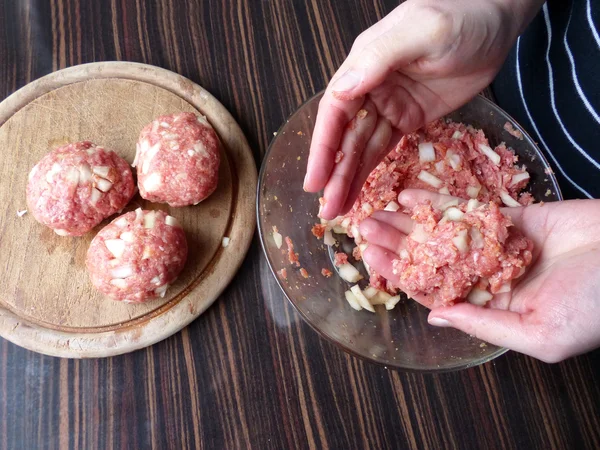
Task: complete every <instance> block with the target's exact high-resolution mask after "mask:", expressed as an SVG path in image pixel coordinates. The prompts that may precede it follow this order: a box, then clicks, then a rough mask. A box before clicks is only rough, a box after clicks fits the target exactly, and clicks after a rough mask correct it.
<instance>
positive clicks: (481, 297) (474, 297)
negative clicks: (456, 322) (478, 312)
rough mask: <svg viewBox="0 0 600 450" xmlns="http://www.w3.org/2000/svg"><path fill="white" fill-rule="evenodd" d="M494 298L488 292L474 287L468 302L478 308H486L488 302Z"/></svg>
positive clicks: (468, 296)
mask: <svg viewBox="0 0 600 450" xmlns="http://www.w3.org/2000/svg"><path fill="white" fill-rule="evenodd" d="M493 297H494V296H493V295H492V294H491V293H490V292H488V291H486V290H485V289H479V288H476V287H474V288H473V289H471V292H469V295H467V300H468V301H469V303H472V304H473V305H477V306H484V305H485V304H486V303H487V302H489V301H490V300H491V299H492V298H493Z"/></svg>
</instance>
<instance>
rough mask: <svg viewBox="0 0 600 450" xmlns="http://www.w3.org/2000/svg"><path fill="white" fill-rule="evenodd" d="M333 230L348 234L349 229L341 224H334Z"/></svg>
mask: <svg viewBox="0 0 600 450" xmlns="http://www.w3.org/2000/svg"><path fill="white" fill-rule="evenodd" d="M332 230H333V232H334V233H337V234H348V231H347V230H346V229H345V228H344V227H343V226H341V225H334V226H333V228H332Z"/></svg>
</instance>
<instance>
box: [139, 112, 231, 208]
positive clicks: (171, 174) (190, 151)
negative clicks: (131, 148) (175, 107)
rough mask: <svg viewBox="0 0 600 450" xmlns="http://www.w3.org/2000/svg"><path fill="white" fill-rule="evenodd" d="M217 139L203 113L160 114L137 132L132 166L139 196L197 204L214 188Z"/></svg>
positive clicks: (172, 204)
mask: <svg viewBox="0 0 600 450" xmlns="http://www.w3.org/2000/svg"><path fill="white" fill-rule="evenodd" d="M219 151H220V142H219V138H218V137H217V134H216V133H215V130H213V128H212V127H211V126H210V124H209V123H208V122H207V121H206V119H205V118H204V117H203V116H200V117H198V116H196V115H195V114H192V113H180V114H173V115H170V116H162V117H159V118H158V119H156V120H155V121H154V122H152V123H150V124H149V125H147V126H146V127H145V128H144V129H143V130H142V132H141V134H140V139H139V141H138V144H137V152H136V156H135V161H134V163H133V165H134V167H135V166H137V169H138V172H137V173H138V187H139V190H140V195H141V196H142V198H145V199H146V200H150V201H151V202H158V203H168V204H169V205H171V206H187V205H196V204H198V203H200V202H201V201H202V200H204V199H205V198H207V197H208V196H209V195H210V194H212V193H213V192H214V191H215V189H216V188H217V182H218V177H219V163H220V153H219Z"/></svg>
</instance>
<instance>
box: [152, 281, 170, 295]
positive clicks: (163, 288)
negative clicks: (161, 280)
mask: <svg viewBox="0 0 600 450" xmlns="http://www.w3.org/2000/svg"><path fill="white" fill-rule="evenodd" d="M168 288H169V285H168V284H163V285H162V286H159V287H157V288H156V289H154V293H155V294H156V295H160V297H161V298H164V296H165V294H166V293H167V289H168Z"/></svg>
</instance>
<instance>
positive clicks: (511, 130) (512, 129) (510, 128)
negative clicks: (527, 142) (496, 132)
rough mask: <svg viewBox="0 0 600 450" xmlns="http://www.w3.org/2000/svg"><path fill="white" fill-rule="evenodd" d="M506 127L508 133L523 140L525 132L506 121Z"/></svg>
mask: <svg viewBox="0 0 600 450" xmlns="http://www.w3.org/2000/svg"><path fill="white" fill-rule="evenodd" d="M504 129H505V130H506V132H507V133H508V134H510V135H512V136H514V137H516V138H517V139H520V140H523V133H521V132H520V131H519V130H517V129H516V128H515V127H513V125H512V123H510V122H506V123H505V124H504Z"/></svg>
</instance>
